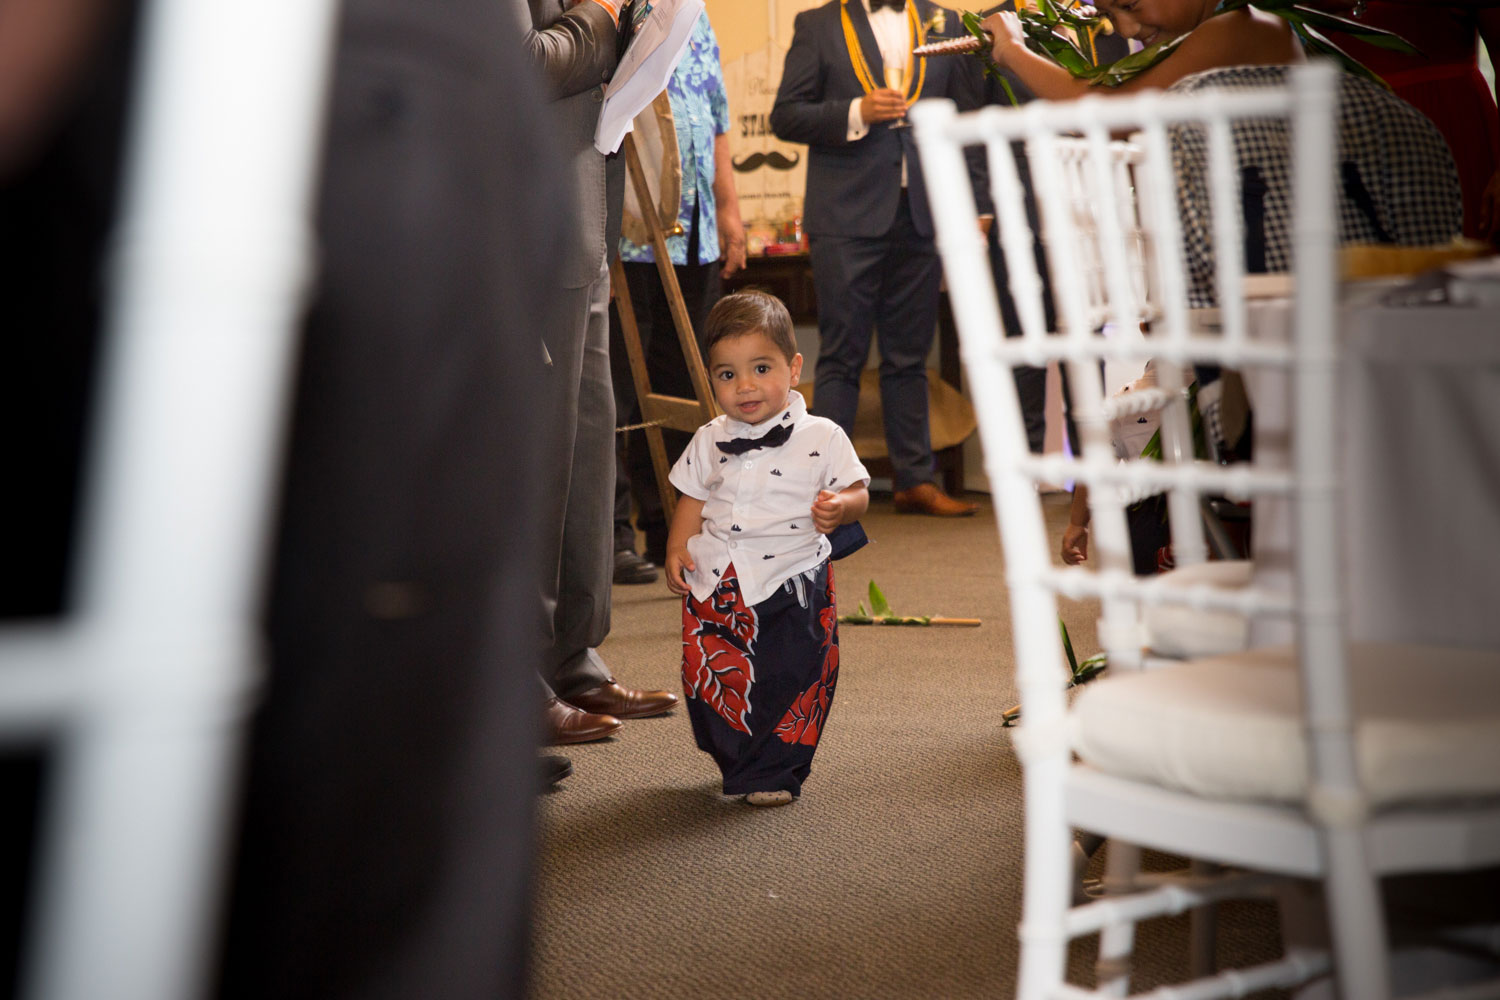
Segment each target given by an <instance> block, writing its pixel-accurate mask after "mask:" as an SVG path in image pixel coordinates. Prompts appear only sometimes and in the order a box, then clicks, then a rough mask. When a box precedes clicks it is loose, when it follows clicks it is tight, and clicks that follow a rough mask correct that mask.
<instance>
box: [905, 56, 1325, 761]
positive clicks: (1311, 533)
mask: <svg viewBox="0 0 1500 1000" xmlns="http://www.w3.org/2000/svg"><path fill="white" fill-rule="evenodd" d="M1335 76H1336V73H1335V71H1334V70H1333V69H1332V68H1331V67H1329V66H1323V65H1319V64H1311V65H1308V66H1306V67H1300V68H1298V69H1296V70H1295V71H1294V72H1292V73H1291V74H1290V75H1289V84H1288V86H1287V87H1285V88H1271V89H1264V90H1260V91H1257V92H1254V93H1235V94H1213V95H1175V94H1160V93H1144V94H1136V95H1130V96H1122V97H1116V98H1100V97H1091V98H1085V99H1083V100H1079V101H1072V102H1062V103H1054V102H1041V101H1038V102H1033V103H1031V104H1029V105H1027V106H1025V107H1023V108H1020V109H1008V108H999V107H993V108H986V109H983V110H981V111H977V112H972V113H968V114H963V115H960V114H958V113H957V112H956V111H955V109H954V108H953V107H952V105H951V104H945V103H944V102H936V101H934V102H923V103H921V104H919V105H918V106H917V107H916V108H914V109H913V114H912V117H913V121H914V123H915V124H916V140H917V143H918V146H919V148H920V150H921V155H922V162H923V171H924V173H925V175H926V178H927V186H928V189H929V192H930V196H931V202H932V206H933V213H934V219H935V225H936V229H937V242H938V247H939V250H940V252H941V255H942V258H943V264H944V269H945V273H946V278H947V285H948V289H949V293H950V296H951V298H952V302H953V308H954V314H955V319H956V321H957V325H958V329H959V334H960V339H961V344H962V353H963V357H964V362H965V367H966V369H967V372H968V376H969V381H970V386H971V389H972V394H973V397H974V401H975V408H976V410H977V411H978V415H979V422H980V430H981V434H982V437H983V441H984V446H985V455H986V467H987V471H988V473H989V477H990V482H991V484H992V488H993V489H994V491H995V494H996V497H997V501H998V503H997V513H998V517H999V522H1000V530H1001V535H1002V539H1003V542H1004V547H1005V558H1006V574H1007V581H1008V582H1009V584H1010V587H1011V608H1012V613H1013V618H1014V622H1015V629H1014V631H1015V636H1016V647H1017V648H1016V657H1017V670H1018V682H1019V685H1020V688H1021V694H1022V702H1023V704H1025V705H1026V706H1027V707H1026V716H1025V719H1026V722H1025V725H1027V726H1033V725H1035V726H1041V727H1045V726H1046V725H1047V724H1048V721H1049V719H1052V720H1056V719H1059V718H1060V717H1061V715H1062V713H1063V710H1064V703H1063V696H1062V693H1061V688H1060V685H1059V684H1058V671H1059V670H1061V669H1062V667H1061V665H1062V664H1063V662H1064V659H1063V654H1062V650H1061V644H1060V640H1059V636H1058V633H1057V629H1056V620H1057V612H1056V602H1055V595H1056V594H1058V593H1062V594H1065V595H1068V596H1071V597H1089V596H1093V597H1098V598H1099V599H1100V600H1101V605H1102V609H1103V613H1102V618H1101V622H1100V640H1101V644H1102V645H1103V646H1104V647H1105V650H1106V652H1107V653H1108V655H1109V661H1110V664H1111V667H1112V668H1114V667H1128V666H1131V665H1132V664H1134V663H1136V662H1138V660H1139V656H1140V646H1141V641H1140V639H1141V629H1140V626H1139V624H1138V623H1139V620H1140V607H1141V606H1142V604H1143V603H1156V602H1160V603H1171V604H1182V605H1187V606H1190V607H1198V608H1215V609H1223V610H1232V611H1238V612H1241V613H1246V614H1281V615H1291V614H1294V613H1296V612H1297V610H1298V608H1299V606H1300V608H1301V609H1302V610H1303V611H1304V612H1305V613H1304V614H1303V615H1302V616H1301V618H1300V622H1299V625H1300V627H1299V629H1298V635H1299V643H1300V645H1301V647H1302V648H1301V652H1302V662H1303V663H1311V664H1316V665H1318V668H1319V669H1318V670H1316V671H1309V672H1308V673H1307V674H1306V675H1305V676H1304V685H1305V687H1306V692H1305V693H1306V705H1307V708H1308V710H1309V711H1310V712H1311V713H1314V714H1315V715H1316V716H1317V717H1319V718H1320V719H1321V720H1323V721H1329V722H1331V723H1332V724H1331V725H1330V726H1327V727H1322V726H1320V727H1319V728H1318V730H1317V732H1315V733H1314V740H1313V745H1314V747H1315V750H1314V761H1313V770H1314V773H1315V774H1317V775H1318V776H1319V778H1320V779H1321V781H1322V782H1323V783H1331V784H1332V785H1334V786H1337V787H1353V782H1354V774H1353V771H1352V769H1351V767H1350V765H1349V758H1348V746H1347V737H1348V732H1347V721H1348V705H1347V704H1346V703H1345V701H1344V698H1343V682H1342V679H1341V678H1342V664H1343V655H1344V653H1343V635H1342V631H1341V622H1340V618H1339V614H1338V605H1337V594H1338V592H1339V590H1338V586H1337V582H1338V581H1337V566H1338V561H1339V560H1338V532H1337V531H1336V530H1335V528H1336V510H1335V504H1336V498H1335V493H1334V491H1333V469H1334V468H1335V463H1334V457H1335V446H1334V437H1333V434H1334V428H1333V414H1334V412H1335V409H1334V406H1335V388H1336V386H1335V373H1334V363H1335V341H1334V318H1335V314H1334V300H1335V294H1336V274H1335V270H1334V267H1335V258H1334V246H1335V216H1334V206H1335V199H1334V196H1333V195H1334V186H1333V178H1334V157H1333V141H1334V129H1333V128H1332V123H1333V121H1334V111H1335V104H1336V96H1335V95H1336V93H1337V88H1336V83H1335ZM1250 117H1254V118H1264V117H1281V118H1285V119H1287V120H1288V121H1290V122H1291V133H1292V136H1293V139H1294V141H1293V142H1292V144H1291V146H1292V149H1291V157H1292V167H1291V169H1292V174H1291V176H1292V177H1293V180H1294V192H1295V198H1294V201H1295V225H1294V227H1293V242H1294V270H1295V297H1296V301H1295V304H1294V310H1293V327H1294V329H1293V336H1292V339H1291V342H1290V343H1283V342H1265V341H1262V340H1259V339H1252V338H1251V337H1250V336H1249V335H1248V333H1247V327H1246V323H1245V301H1244V281H1243V275H1242V274H1241V273H1240V268H1241V259H1242V254H1241V253H1240V250H1239V248H1240V246H1241V239H1242V236H1241V220H1240V212H1239V200H1238V194H1239V192H1238V185H1237V175H1236V164H1235V160H1234V149H1233V144H1232V141H1231V133H1230V128H1231V125H1232V123H1233V122H1234V121H1236V120H1238V119H1241V118H1250ZM1184 126H1187V127H1194V126H1201V127H1202V128H1204V129H1205V132H1206V136H1207V142H1208V149H1209V156H1208V157H1207V163H1208V168H1209V176H1208V177H1207V178H1206V189H1207V190H1208V191H1209V193H1210V196H1211V198H1212V204H1213V205H1214V206H1215V207H1216V208H1217V209H1219V210H1217V211H1215V212H1214V214H1213V218H1214V227H1215V236H1216V245H1217V247H1218V253H1217V254H1216V255H1215V260H1214V268H1215V274H1216V277H1217V286H1218V311H1219V316H1218V320H1219V329H1218V330H1217V332H1213V333H1208V332H1204V331H1202V330H1201V329H1198V328H1197V325H1196V324H1195V323H1194V321H1193V315H1192V306H1191V303H1190V301H1189V291H1188V283H1187V280H1186V276H1187V268H1186V265H1185V261H1184V256H1183V253H1184V251H1183V246H1184V243H1183V239H1182V229H1181V225H1180V221H1179V219H1178V216H1177V206H1178V197H1177V185H1178V183H1179V179H1178V178H1176V177H1174V176H1173V170H1172V163H1173V157H1172V155H1171V150H1172V146H1171V143H1172V131H1173V129H1174V128H1182V127H1184ZM1119 134H1132V135H1133V136H1134V138H1133V140H1132V143H1131V146H1132V147H1134V148H1135V149H1136V150H1138V152H1136V153H1131V154H1130V155H1129V157H1128V161H1129V163H1130V166H1131V168H1132V169H1131V171H1130V172H1127V171H1125V170H1121V169H1117V164H1118V163H1119V162H1120V161H1121V160H1122V159H1126V157H1123V156H1121V155H1120V154H1118V153H1116V152H1114V151H1113V147H1112V142H1111V135H1119ZM1076 136H1081V138H1076ZM1017 140H1020V141H1022V142H1024V144H1025V149H1026V153H1027V156H1028V158H1029V160H1030V170H1031V176H1032V178H1033V179H1034V181H1035V184H1036V189H1037V201H1038V203H1039V205H1040V206H1041V217H1042V226H1043V238H1044V240H1045V243H1046V247H1047V257H1048V262H1049V266H1050V269H1051V278H1052V282H1051V284H1052V289H1053V294H1054V296H1055V297H1056V305H1057V315H1058V317H1059V329H1057V330H1047V329H1045V327H1044V323H1043V319H1042V317H1043V315H1044V312H1043V309H1042V306H1041V298H1040V289H1041V282H1040V278H1039V276H1038V274H1037V272H1036V268H1035V263H1034V260H1033V258H1032V255H1031V252H1030V248H1031V239H1032V235H1031V233H1030V231H1029V228H1028V227H1027V223H1026V217H1025V214H1024V211H1023V209H1022V192H1021V191H1020V190H1019V186H1018V184H1017V183H1016V169H1015V163H1014V160H1013V158H1012V153H1011V150H1012V145H1011V144H1012V143H1013V142H1014V141H1017ZM974 145H983V146H984V147H986V149H987V152H988V160H989V165H990V178H991V189H992V190H991V195H992V197H993V199H994V203H995V206H996V225H998V226H999V227H1000V245H1001V248H1002V250H1003V252H1004V253H1005V255H1006V265H1007V269H1008V272H1009V274H1010V282H1011V287H1010V291H1011V294H1012V295H1013V297H1014V298H1015V300H1016V305H1017V311H1018V314H1019V316H1020V318H1021V323H1022V330H1023V333H1022V336H1020V337H1013V338H1010V339H1007V338H1006V337H1005V335H1004V331H1003V329H1002V328H1001V323H1000V314H999V310H998V305H997V299H996V292H995V289H994V287H993V284H992V281H991V278H990V273H991V272H990V268H989V265H988V262H987V259H986V256H985V254H986V250H985V244H984V241H983V240H982V239H981V237H980V234H979V231H978V229H977V226H976V224H975V215H976V210H975V203H974V199H973V196H972V193H971V188H970V185H969V182H968V175H967V173H966V172H965V166H964V160H963V150H964V148H965V147H968V146H974ZM1060 149H1061V150H1065V151H1066V152H1063V153H1060V152H1059V150H1060ZM1080 161H1081V164H1082V166H1084V167H1086V174H1087V177H1088V180H1087V182H1086V185H1087V186H1086V188H1085V190H1087V191H1088V199H1089V200H1091V201H1092V202H1093V204H1092V205H1091V206H1089V207H1088V209H1087V210H1086V211H1084V212H1083V213H1082V214H1083V215H1084V216H1086V218H1087V219H1088V220H1089V224H1090V226H1092V232H1091V233H1089V234H1088V241H1089V242H1093V243H1094V244H1095V245H1096V249H1095V250H1092V251H1086V250H1084V249H1082V244H1083V243H1084V242H1085V238H1084V235H1083V234H1082V233H1081V232H1080V229H1081V228H1082V227H1081V226H1080V224H1079V222H1078V217H1079V214H1080V213H1079V212H1077V211H1057V210H1049V208H1048V206H1064V205H1070V204H1072V203H1073V202H1072V192H1070V185H1069V184H1068V182H1067V178H1068V177H1069V176H1070V174H1069V171H1070V170H1072V171H1074V173H1073V174H1072V176H1075V177H1076V176H1077V168H1078V166H1079V165H1080ZM1131 181H1133V185H1134V188H1135V189H1136V190H1139V191H1140V192H1141V196H1140V197H1139V198H1137V197H1135V195H1134V193H1133V191H1132V190H1131V187H1130V182H1131ZM1077 189H1078V185H1077V183H1076V182H1075V183H1074V185H1072V190H1073V191H1076V190H1077ZM1121 206H1125V209H1124V210H1122V209H1121ZM1132 218H1134V219H1138V220H1140V222H1141V223H1142V228H1143V229H1144V230H1145V231H1146V232H1147V233H1150V234H1152V238H1147V239H1144V240H1141V239H1140V238H1139V237H1135V236H1133V234H1132V232H1131V227H1130V225H1129V221H1130V220H1131V219H1132ZM1133 243H1134V245H1135V246H1136V247H1141V246H1144V247H1146V249H1147V251H1148V252H1147V254H1146V256H1145V257H1144V258H1142V257H1141V256H1140V254H1139V253H1137V254H1136V257H1135V258H1134V259H1136V260H1143V261H1144V263H1143V264H1142V265H1141V267H1143V268H1144V269H1145V271H1146V272H1147V273H1149V275H1150V278H1149V280H1148V281H1147V282H1146V286H1147V287H1148V288H1149V289H1150V293H1149V294H1148V295H1146V296H1144V299H1145V300H1146V301H1144V302H1143V296H1142V295H1141V294H1140V293H1139V291H1138V290H1139V288H1140V287H1141V280H1140V270H1139V269H1138V270H1136V271H1134V272H1133V269H1132V267H1133V266H1132V260H1133V257H1132V245H1133ZM1091 260H1097V262H1098V263H1099V265H1100V270H1101V272H1102V275H1101V276H1100V277H1099V278H1097V279H1096V278H1094V277H1092V276H1090V275H1089V273H1088V271H1087V267H1086V266H1083V267H1081V266H1079V262H1080V261H1083V262H1087V261H1091ZM1091 286H1092V287H1094V288H1100V289H1102V290H1103V293H1104V297H1105V305H1104V307H1103V308H1102V310H1101V309H1098V308H1094V307H1093V306H1092V304H1091V303H1092V298H1091V294H1090V288H1091ZM1153 296H1154V298H1153ZM1148 303H1149V307H1148ZM1101 315H1102V316H1103V317H1104V318H1105V320H1106V321H1107V323H1108V324H1109V325H1110V326H1112V327H1113V328H1114V331H1115V335H1113V336H1104V335H1102V334H1101V330H1100V327H1101V323H1100V322H1099V320H1100V317H1101ZM1148 316H1149V317H1150V329H1149V332H1147V333H1146V334H1145V335H1144V336H1140V335H1136V331H1137V330H1139V329H1140V324H1141V322H1142V320H1143V318H1146V317H1148ZM1149 358H1155V359H1156V360H1157V362H1158V371H1159V375H1160V383H1159V387H1158V388H1157V389H1156V390H1154V391H1152V390H1147V391H1144V392H1140V393H1130V394H1127V395H1126V396H1125V397H1124V398H1123V400H1122V401H1121V402H1115V403H1111V402H1107V401H1106V399H1105V394H1104V392H1103V386H1102V381H1101V377H1100V368H1101V363H1102V362H1104V361H1106V360H1119V361H1133V362H1135V363H1143V362H1144V361H1146V360H1147V359H1149ZM1053 360H1057V361H1061V362H1062V363H1064V364H1065V366H1066V368H1067V372H1068V376H1069V382H1070V385H1071V387H1072V390H1073V398H1072V406H1073V411H1074V415H1075V417H1076V419H1077V422H1078V426H1079V434H1080V438H1081V445H1082V449H1081V450H1082V455H1081V458H1080V459H1079V460H1070V459H1067V458H1064V457H1059V456H1033V455H1031V454H1030V453H1029V452H1028V450H1027V447H1026V438H1025V433H1024V428H1023V425H1022V420H1021V412H1020V409H1019V406H1018V403H1017V399H1016V394H1015V387H1014V383H1013V381H1012V379H1011V378H1010V369H1011V366H1013V365H1017V364H1028V365H1046V364H1047V363H1049V362H1050V361H1053ZM1194 363H1199V364H1214V365H1220V366H1223V367H1229V368H1242V367H1245V366H1252V365H1272V366H1287V367H1290V368H1291V370H1292V378H1293V380H1294V386H1295V388H1294V391H1293V405H1294V413H1295V432H1296V433H1295V454H1294V467H1293V468H1292V469H1286V468H1279V469H1278V468H1269V469H1268V468H1261V467H1259V466H1256V465H1254V464H1246V465H1243V466H1230V467H1224V466H1217V465H1211V464H1209V463H1206V462H1198V461H1194V459H1193V450H1192V435H1191V431H1190V428H1189V425H1188V414H1187V407H1186V405H1185V403H1184V391H1183V386H1182V382H1181V371H1182V368H1183V366H1185V365H1190V364H1194ZM1121 407H1126V408H1131V409H1142V408H1147V407H1151V408H1160V409H1161V410H1162V439H1163V451H1164V454H1165V456H1166V457H1167V458H1168V461H1166V462H1161V463H1157V462H1148V461H1137V462H1129V463H1120V462H1118V461H1117V460H1116V458H1115V455H1114V451H1113V448H1112V446H1111V442H1110V439H1109V419H1110V417H1111V416H1113V415H1115V414H1116V413H1117V412H1118V411H1119V409H1120V408H1121ZM1069 480H1076V481H1079V482H1083V483H1086V484H1087V485H1089V487H1090V501H1091V508H1092V510H1093V536H1094V537H1093V545H1092V552H1091V560H1090V561H1091V562H1093V563H1094V564H1095V565H1096V566H1097V570H1096V571H1089V570H1085V569H1082V568H1069V569H1064V568H1059V567H1054V566H1053V562H1052V556H1051V548H1052V546H1051V542H1050V541H1049V540H1048V537H1047V532H1046V530H1045V524H1044V521H1043V516H1042V511H1041V509H1040V506H1039V504H1038V500H1037V493H1036V489H1035V484H1036V483H1038V482H1065V481H1069ZM1298 483H1300V484H1301V486H1302V488H1303V490H1304V492H1302V493H1301V494H1300V495H1299V496H1298V503H1297V506H1296V510H1297V522H1296V538H1297V549H1296V551H1297V580H1296V591H1297V593H1298V594H1300V595H1301V600H1300V602H1299V601H1297V600H1294V599H1293V596H1292V595H1291V594H1287V593H1274V592H1268V591H1265V590H1261V589H1257V588H1253V587H1252V588H1245V589H1244V590H1238V591H1236V590H1224V589H1221V588H1216V587H1211V586H1197V587H1182V588H1170V589H1168V588H1163V587H1160V586H1153V585H1152V583H1151V581H1150V580H1143V579H1138V578H1136V577H1135V576H1134V575H1133V574H1132V572H1131V561H1130V542H1129V537H1128V533H1127V529H1126V521H1125V517H1124V508H1125V507H1126V506H1127V505H1128V504H1129V503H1130V502H1132V501H1134V500H1135V499H1138V498H1140V497H1142V496H1146V495H1149V494H1153V493H1159V492H1166V493H1167V495H1168V508H1169V511H1170V520H1171V525H1172V530H1173V545H1174V549H1175V551H1176V555H1177V559H1178V562H1179V563H1191V562H1196V561H1201V560H1202V558H1203V548H1204V544H1203V538H1202V526H1201V519H1200V515H1199V509H1200V508H1199V504H1200V498H1201V497H1202V496H1203V495H1228V496H1233V497H1246V496H1250V495H1253V494H1257V493H1260V494H1272V495H1275V494H1286V493H1288V492H1290V491H1291V490H1292V488H1293V486H1294V484H1298ZM1339 720H1342V724H1341V723H1340V722H1339Z"/></svg>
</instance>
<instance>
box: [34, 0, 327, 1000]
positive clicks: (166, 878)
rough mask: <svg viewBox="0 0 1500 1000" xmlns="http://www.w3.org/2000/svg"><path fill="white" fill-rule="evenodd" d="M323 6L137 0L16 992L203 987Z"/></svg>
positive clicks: (137, 999) (316, 90)
mask: <svg viewBox="0 0 1500 1000" xmlns="http://www.w3.org/2000/svg"><path fill="white" fill-rule="evenodd" d="M336 11H337V3H336V2H335V0H261V2H260V3H256V4H219V3H203V2H201V0H154V2H152V3H149V4H148V5H147V8H146V10H145V11H144V15H145V21H144V24H143V29H144V30H143V32H142V39H143V42H142V44H143V50H142V59H141V62H140V67H141V68H140V70H139V77H138V82H139V86H138V88H137V100H136V104H135V107H134V122H135V123H136V124H135V127H134V131H133V134H132V137H131V144H130V149H129V155H128V159H127V167H126V170H127V172H126V178H125V179H126V184H125V187H124V198H123V202H122V204H123V208H122V214H121V222H120V224H119V228H118V232H117V236H116V246H115V249H114V256H113V261H112V272H111V277H112V281H113V285H112V293H113V298H112V303H111V310H110V317H109V322H108V325H107V327H106V331H105V334H106V335H105V339H104V343H105V357H104V365H103V369H102V371H103V383H102V393H103V395H102V400H101V404H100V407H99V419H98V422H97V425H96V428H95V434H94V438H93V442H92V453H93V455H94V456H95V458H94V460H93V463H92V467H91V470H90V475H89V477H88V480H87V482H88V484H89V487H88V489H89V495H88V498H87V502H86V507H85V521H84V525H85V526H84V535H83V540H82V541H83V544H82V553H83V555H82V559H81V562H80V573H79V579H80V581H81V583H80V591H79V593H78V594H77V595H76V596H77V600H76V601H75V607H76V609H77V611H76V614H77V622H76V626H75V629H76V632H75V634H76V636H77V641H76V642H75V643H73V644H72V660H73V662H71V663H68V664H62V665H60V667H66V668H68V669H75V670H77V671H79V674H80V678H79V679H80V682H81V687H82V689H83V691H84V692H85V693H84V695H83V698H82V703H81V704H80V705H79V706H77V710H76V712H75V713H74V714H73V715H72V717H71V718H70V719H69V720H68V723H67V725H66V726H65V727H64V730H63V732H62V733H61V738H60V740H59V743H58V752H57V765H56V767H55V768H54V770H53V772H52V781H51V786H50V789H49V795H48V801H47V803H46V811H45V815H44V820H43V822H44V829H43V841H42V842H43V848H42V858H41V864H42V868H41V871H40V876H39V886H38V888H39V895H38V902H37V907H36V910H37V915H36V920H35V921H34V924H33V933H32V938H31V941H32V944H31V948H30V951H29V952H28V954H27V956H26V967H25V971H24V973H23V975H24V977H25V978H24V982H23V996H25V997H27V998H28V1000H98V998H101V997H109V998H111V1000H187V998H191V997H196V996H198V995H199V994H200V993H201V992H202V989H203V985H204V967H205V959H206V958H207V956H208V952H209V947H210V945H211V944H212V942H213V941H214V933H213V932H214V929H215V926H216V921H215V920H214V917H215V916H216V914H217V911H218V900H217V897H218V893H217V891H216V890H217V889H218V885H219V881H220V877H221V876H220V873H221V869H222V865H223V850H222V848H223V843H224V830H225V826H226V813H227V810H226V805H227V803H228V802H229V801H230V797H231V796H230V791H231V786H232V778H233V776H234V768H233V765H234V761H235V757H236V754H237V750H238V745H239V743H240V739H241V728H242V720H243V715H244V710H245V706H246V704H247V702H248V696H249V694H250V693H251V692H252V691H253V689H254V685H255V682H256V679H257V668H258V663H259V656H258V650H257V644H258V641H257V639H256V619H255V616H256V611H257V604H258V600H257V595H258V591H259V589H260V582H261V581H260V577H261V574H260V570H261V565H262V562H263V550H264V543H265V536H266V531H265V528H266V523H267V520H268V507H269V505H268V498H269V496H270V492H271V487H272V485H273V483H274V482H275V478H276V476H275V472H276V467H277V464H278V462H277V459H278V455H279V447H278V445H279V441H280V431H281V424H282V413H283V410H284V405H283V404H284V402H285V397H286V393H287V388H288V385H289V378H288V374H289V368H290V365H289V359H290V357H291V356H292V355H291V349H292V347H293V344H294V337H293V331H294V329H295V324H296V321H297V318H298V315H299V313H300V311H301V307H302V299H303V293H304V290H305V287H306V285H307V282H308V277H309V274H310V271H311V256H312V255H311V242H312V241H311V235H310V217H311V201H312V198H311V192H312V182H313V177H314V166H315V163H316V157H317V151H318V145H319V142H318V140H319V138H320V135H321V131H322V128H321V126H322V120H323V114H322V111H323V107H324V104H325V100H324V95H325V91H326V83H327V73H328V68H329V65H330V63H331V49H332V39H333V27H334V21H335V17H334V15H335V14H336Z"/></svg>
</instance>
